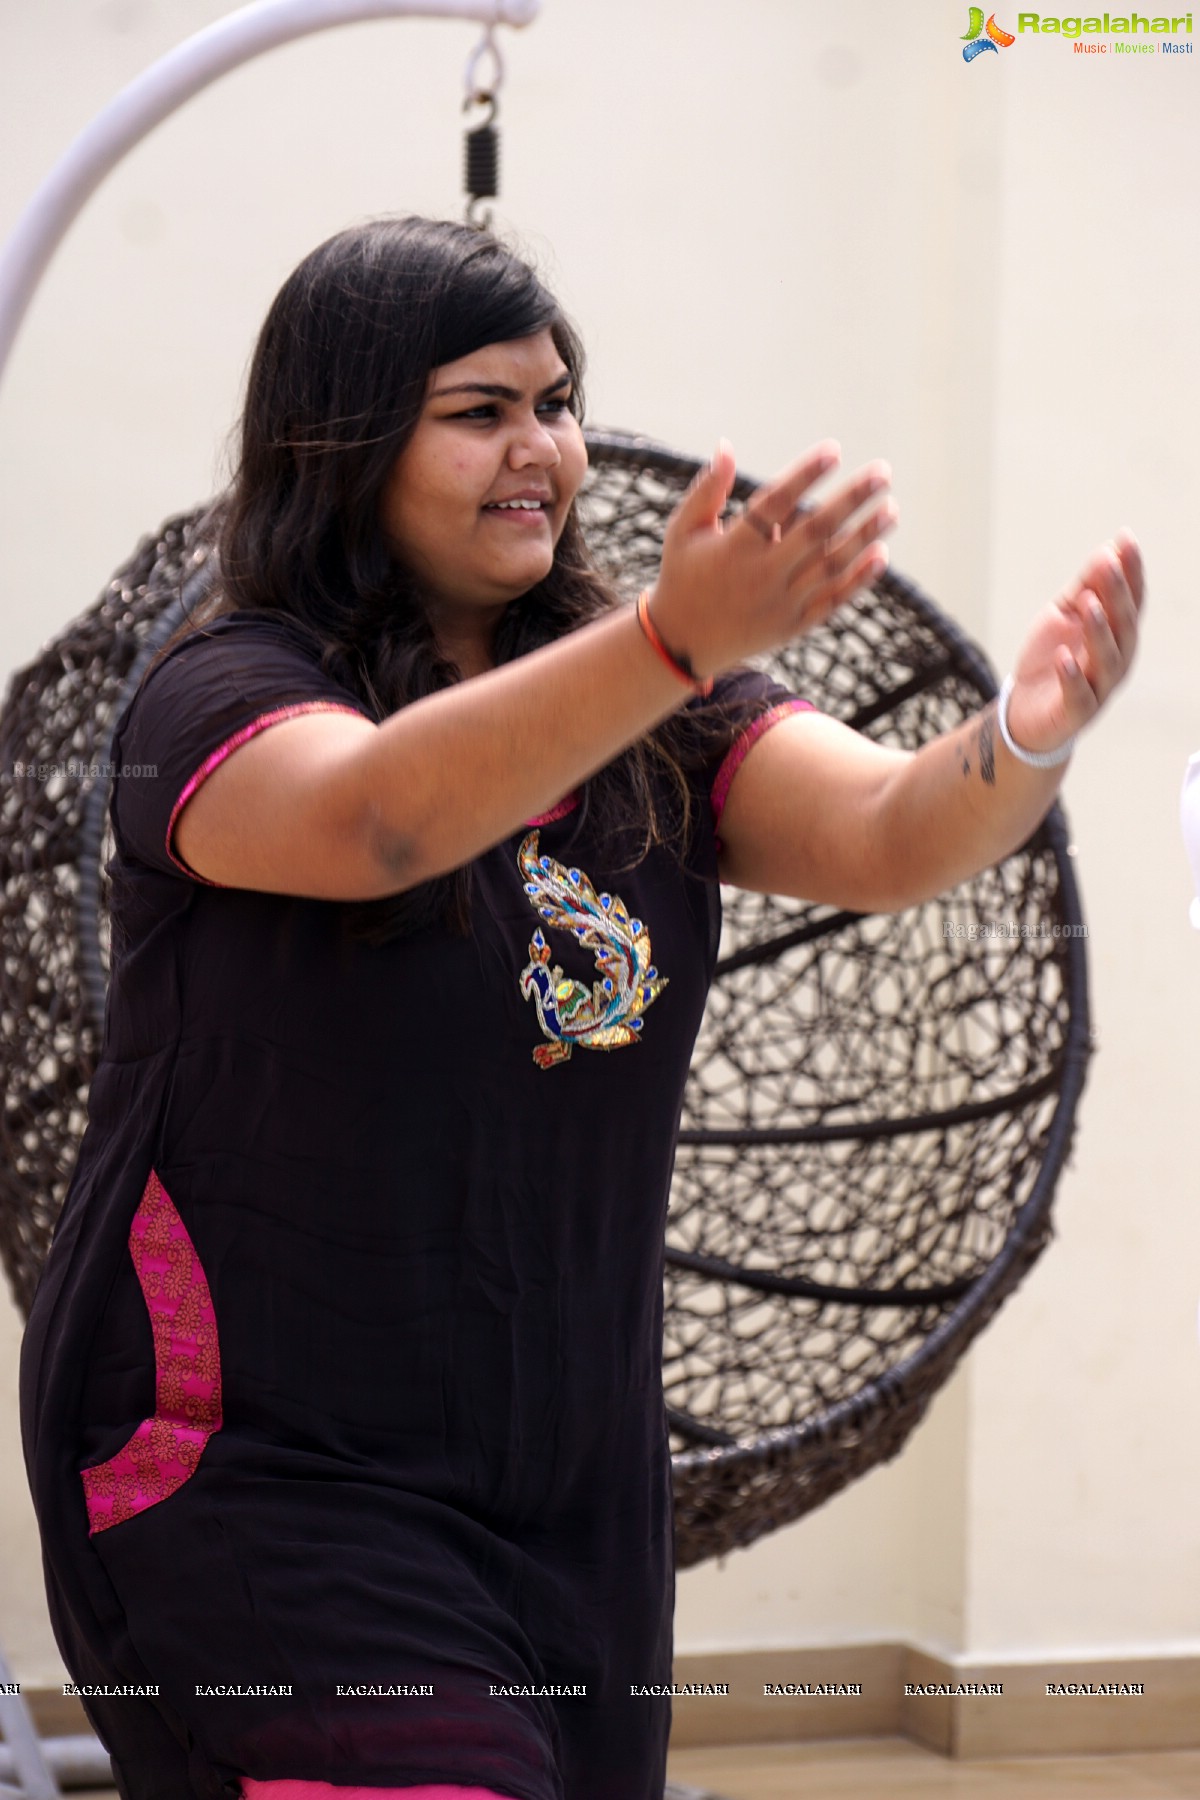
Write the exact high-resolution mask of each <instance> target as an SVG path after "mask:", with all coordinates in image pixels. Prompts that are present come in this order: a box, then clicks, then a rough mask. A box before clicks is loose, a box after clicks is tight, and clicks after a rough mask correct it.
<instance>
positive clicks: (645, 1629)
mask: <svg viewBox="0 0 1200 1800" xmlns="http://www.w3.org/2000/svg"><path fill="white" fill-rule="evenodd" d="M725 685H726V686H727V687H728V689H729V692H730V694H731V696H734V695H736V697H737V698H738V699H739V701H745V700H749V701H750V702H751V704H752V706H754V707H757V708H758V709H759V710H760V711H762V710H765V709H767V708H770V707H772V706H778V705H779V704H780V703H781V702H782V703H783V705H784V706H786V705H787V704H788V701H787V698H786V696H784V694H783V691H782V690H780V689H777V688H774V687H773V686H772V685H771V684H769V683H768V682H766V681H765V680H764V679H763V678H762V677H759V676H757V675H751V674H745V673H743V674H741V675H739V676H737V677H733V678H730V680H729V681H728V682H727V683H726V684H725ZM790 704H791V705H793V706H794V705H795V704H796V703H795V702H791V703H790ZM321 705H325V706H328V705H333V706H337V707H342V708H349V709H351V710H357V711H359V712H362V713H364V714H367V709H366V707H365V706H363V705H362V704H361V703H360V702H359V701H358V700H357V698H356V697H355V696H353V695H352V694H350V693H349V692H348V691H347V690H346V689H344V688H342V687H341V686H339V685H338V684H337V683H336V682H335V681H333V680H332V679H330V678H329V677H327V676H325V675H323V674H322V673H321V671H320V669H319V668H318V666H317V663H316V661H315V659H314V657H313V655H312V653H311V652H310V651H309V650H307V649H306V648H304V647H303V646H302V645H301V644H300V642H299V640H298V639H297V638H296V637H295V635H294V633H293V632H292V631H291V630H290V629H289V628H288V627H287V625H286V622H284V621H281V620H280V619H278V618H276V617H274V616H271V615H265V614H261V613H242V614H234V615H232V616H230V617H227V618H223V619H220V620H218V621H215V622H214V623H213V624H212V625H210V626H209V627H207V628H206V635H204V636H200V637H193V638H191V639H189V640H186V641H185V642H183V643H182V644H180V645H178V646H177V647H176V648H175V649H174V650H173V651H172V652H171V653H170V654H169V655H168V657H167V658H166V659H165V661H164V662H162V663H161V664H160V665H158V666H157V667H156V668H154V669H153V670H152V671H151V673H150V675H149V677H148V678H147V679H146V680H145V681H144V682H143V684H142V687H141V689H140V691H139V693H138V695H137V696H136V697H135V698H134V700H133V701H132V702H131V704H130V706H129V708H128V709H127V710H126V713H125V715H124V717H123V719H122V721H121V726H120V731H119V733H118V737H117V742H116V746H115V749H114V760H115V761H116V763H117V765H118V768H119V769H120V771H121V772H120V773H119V775H118V778H117V781H116V784H115V790H114V802H113V824H114V831H115V836H116V846H117V854H116V856H115V858H114V860H113V862H112V863H111V864H110V872H111V875H112V878H113V889H112V921H113V972H112V981H111V987H110V990H109V996H108V1007H107V1014H106V1022H105V1026H106V1028H105V1040H104V1048H103V1055H102V1058H101V1061H100V1063H99V1066H98V1068H97V1070H96V1074H95V1078H94V1080H93V1082H92V1086H91V1092H90V1099H89V1111H90V1116H89V1124H88V1128H87V1132H86V1135H85V1138H84V1141H83V1147H82V1150H81V1154H80V1157H79V1162H78V1165H77V1168H76V1171H75V1174H74V1177H73V1180H72V1183H71V1187H70V1190H69V1193H68V1197H67V1201H66V1205H65V1207H64V1209H63V1213H62V1217H61V1219H60V1222H59V1225H58V1229H57V1233H56V1236H55V1239H54V1243H53V1247H52V1249H51V1253H50V1257H49V1261H48V1264H47V1267H46V1270H45V1272H44V1275H43V1279H42V1281H41V1284H40V1286H39V1288H38V1292H37V1296H36V1300H35V1303H34V1308H33V1313H32V1317H31V1319H30V1324H29V1329H28V1332H27V1335H26V1341H25V1346H24V1350H23V1354H22V1369H21V1401H22V1420H23V1430H24V1434H25V1445H26V1456H27V1461H28V1466H29V1471H30V1480H31V1484H32V1487H33V1492H34V1499H35V1504H36V1507H37V1512H38V1517H39V1521H40V1524H41V1529H42V1536H43V1544H44V1550H45V1563H46V1575H47V1584H48V1592H49V1598H50V1606H51V1616H52V1620H53V1624H54V1628H55V1632H56V1636H57V1640H58V1643H59V1646H60V1649H61V1651H62V1654H63V1657H64V1660H65V1661H66V1663H67V1665H68V1667H69V1669H70V1670H71V1672H72V1675H73V1677H74V1679H75V1680H76V1681H77V1682H79V1683H82V1684H89V1685H93V1686H96V1687H105V1688H107V1689H109V1690H112V1689H114V1688H117V1689H119V1688H122V1687H125V1688H129V1689H133V1690H137V1689H152V1688H154V1687H155V1686H156V1687H157V1692H156V1693H155V1692H146V1693H139V1692H136V1691H134V1692H126V1693H113V1692H111V1691H110V1692H108V1693H106V1694H103V1695H101V1694H98V1693H97V1694H92V1695H89V1696H87V1697H86V1699H85V1704H86V1705H87V1708H88V1712H89V1715H90V1717H91V1718H92V1721H93V1723H94V1724H95V1726H96V1728H97V1730H98V1731H99V1732H100V1735H101V1736H102V1737H103V1738H104V1740H105V1742H106V1743H107V1745H108V1746H109V1748H110V1749H111V1751H112V1752H113V1755H114V1759H115V1763H116V1766H117V1773H118V1779H119V1781H120V1783H121V1788H122V1792H123V1794H124V1795H125V1796H126V1800H184V1797H185V1796H186V1795H189V1794H191V1795H194V1796H196V1797H197V1800H229V1797H230V1796H234V1795H237V1794H238V1792H239V1782H238V1778H239V1776H240V1775H242V1774H248V1775H252V1776H257V1777H258V1778H260V1779H272V1778H281V1777H285V1776H291V1777H299V1778H307V1779H311V1780H324V1781H330V1782H335V1783H338V1784H341V1785H349V1784H354V1783H361V1784H367V1785H373V1786H388V1785H391V1786H403V1785H406V1784H409V1785H415V1784H418V1783H423V1782H438V1781H441V1782H459V1783H463V1784H464V1785H469V1784H478V1785H481V1786H488V1787H492V1788H495V1789H496V1790H497V1791H498V1792H500V1793H503V1794H509V1795H513V1796H517V1797H518V1800H661V1796H662V1791H663V1778H664V1766H665V1755H666V1742H667V1734H668V1729H669V1723H670V1702H669V1699H667V1698H665V1697H646V1696H635V1695H633V1694H631V1692H630V1689H631V1687H634V1686H645V1685H662V1684H669V1683H670V1680H671V1651H672V1608H673V1600H674V1573H673V1561H672V1514H671V1487H670V1459H669V1453H668V1441H667V1428H666V1422H665V1417H664V1408H663V1391H662V1374H661V1354H662V1341H661V1340H662V1295H663V1287H662V1278H663V1239H664V1225H665V1219H666V1210H667V1198H668V1189H669V1185H670V1177H671V1168H672V1161H673V1156H674V1146H675V1135H676V1129H677V1125H678V1119H679V1112H680V1106H681V1102H682V1095H683V1087H684V1080H685V1077H686V1074H687V1069H688V1062H689V1057H690V1054H691V1050H692V1045H693V1041H694V1039H695V1036H696V1031H697V1028H698V1026H699V1022H700V1017H701V1013H702V1010H703V1006H704V1000H705V994H706V990H707V987H708V983H709V980H710V978H711V975H712V971H713V966H714V962H715V957H716V950H717V940H718V935H719V921H720V901H719V889H718V886H717V883H716V841H715V836H714V831H713V824H712V817H711V814H710V813H708V811H707V808H708V789H709V786H710V784H711V780H712V777H713V775H714V774H715V773H716V764H717V763H718V762H719V761H720V757H719V756H718V757H717V758H716V759H715V761H714V762H713V763H712V764H711V765H710V766H709V767H708V769H707V770H706V772H705V773H704V774H703V775H702V776H698V777H697V800H698V805H699V806H700V807H701V808H702V809H703V816H702V817H701V820H700V829H699V830H698V831H697V832H696V833H695V836H694V841H693V844H692V848H691V850H690V852H689V867H688V870H687V871H686V872H683V871H681V870H680V868H679V865H678V863H677V862H676V861H675V860H674V859H673V858H672V856H671V855H670V854H669V853H668V852H667V851H665V850H662V849H656V850H654V851H652V852H651V853H650V855H649V856H648V857H647V858H646V859H645V861H644V862H643V863H641V864H640V865H639V866H638V867H637V868H635V869H633V870H625V871H623V872H620V873H617V872H613V871H612V870H611V869H609V868H607V867H606V866H605V865H604V863H603V861H602V860H601V859H600V857H599V855H598V854H594V853H593V849H592V847H591V845H590V843H589V838H588V832H587V829H586V825H585V827H584V828H583V829H582V830H581V829H580V818H581V814H580V809H578V808H576V809H574V810H572V811H566V812H564V813H563V814H562V816H560V817H558V818H554V817H552V816H551V817H549V818H548V820H547V821H545V822H542V823H541V824H540V825H534V824H531V826H530V827H527V828H526V829H525V830H524V831H522V832H519V833H517V834H515V835H514V836H513V837H512V838H509V839H507V840H506V841H505V842H503V843H501V844H499V845H497V846H496V847H495V848H494V849H492V850H490V851H488V852H487V853H486V854H485V855H484V856H481V857H480V858H479V859H478V861H477V863H476V865H475V875H476V881H475V901H474V930H473V935H471V936H470V937H458V936H455V935H453V934H452V933H450V932H448V931H446V930H443V929H441V928H440V927H438V928H429V929H425V930H421V931H418V932H416V933H414V934H412V935H409V936H407V937H405V938H403V939H401V940H398V941H392V942H391V943H388V944H386V945H384V946H383V947H380V948H371V947H368V946H366V945H364V944H362V943H361V942H356V941H354V940H352V939H351V938H349V937H348V936H347V935H346V933H345V931H344V928H343V927H344V911H343V908H342V906H341V905H340V904H339V903H337V902H332V901H319V900H309V899H298V898H292V897H288V896H281V895H275V894H261V893H253V892H250V891H247V890H241V889H233V888H225V887H219V886H217V885H215V884H212V883H209V882H206V881H204V880H203V879H202V878H199V877H197V876H195V875H193V874H192V873H191V872H190V871H188V870H187V869H186V868H185V867H184V865H183V864H182V863H181V862H180V861H179V859H178V853H177V851H176V849H175V846H174V843H173V840H172V838H171V833H172V830H173V827H174V821H175V818H176V817H177V815H178V812H179V811H180V810H181V807H182V804H183V802H184V800H185V799H186V797H187V795H188V794H189V793H190V792H192V791H194V788H195V786H196V785H197V783H198V782H199V781H200V780H203V779H204V778H205V776H206V775H207V774H208V773H210V772H211V770H212V768H213V767H215V766H217V764H218V762H219V761H220V759H221V758H222V756H223V755H225V754H229V753H231V752H232V750H235V749H236V747H237V744H238V743H239V742H242V741H244V740H245V737H246V736H248V735H251V734H252V732H253V731H254V730H259V729H265V728H267V727H268V726H269V724H270V723H271V722H272V721H273V719H274V718H275V717H276V716H280V717H288V716H291V713H290V711H289V709H293V708H296V707H301V708H309V707H313V706H321ZM368 716H369V715H368ZM735 755H736V752H735ZM725 772H726V776H728V772H729V771H728V767H727V768H726V771H725ZM557 810H558V809H556V811H557ZM606 982H607V983H608V984H609V985H608V986H607V987H606V986H605V983H606ZM231 1690H232V1691H231ZM368 1690H369V1691H368ZM506 1690H507V1691H506ZM522 1690H523V1691H522ZM576 1690H578V1691H576Z"/></svg>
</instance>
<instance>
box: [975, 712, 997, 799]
mask: <svg viewBox="0 0 1200 1800" xmlns="http://www.w3.org/2000/svg"><path fill="white" fill-rule="evenodd" d="M978 744H979V773H980V774H981V775H982V776H983V779H984V780H985V781H986V783H987V785H988V786H989V787H995V785H996V738H995V733H994V731H993V728H992V708H991V707H990V706H989V707H988V709H987V711H986V712H985V713H984V715H983V717H982V719H981V720H980V721H979V736H978Z"/></svg>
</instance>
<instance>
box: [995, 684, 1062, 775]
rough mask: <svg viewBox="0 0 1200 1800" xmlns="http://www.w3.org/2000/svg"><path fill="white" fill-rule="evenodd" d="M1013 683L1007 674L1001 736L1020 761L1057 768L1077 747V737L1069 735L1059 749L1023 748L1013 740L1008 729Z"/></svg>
mask: <svg viewBox="0 0 1200 1800" xmlns="http://www.w3.org/2000/svg"><path fill="white" fill-rule="evenodd" d="M1013 685H1014V684H1013V678H1012V676H1011V675H1006V676H1005V677H1004V686H1003V687H1002V688H1001V689H1000V706H999V709H998V715H997V716H998V720H999V725H1000V736H1001V737H1002V738H1003V739H1004V742H1005V743H1006V744H1007V745H1008V747H1009V749H1010V750H1011V751H1012V753H1013V755H1014V756H1015V757H1016V759H1017V761H1018V762H1023V763H1028V765H1029V767H1030V768H1031V769H1057V768H1058V766H1059V764H1060V763H1065V762H1066V760H1067V758H1068V757H1069V756H1070V754H1071V752H1072V750H1073V749H1074V748H1075V739H1074V738H1073V737H1069V738H1068V739H1067V741H1066V743H1065V744H1060V745H1059V746H1058V749H1057V750H1022V748H1021V746H1020V744H1018V743H1015V742H1014V741H1013V735H1012V733H1011V732H1010V731H1009V729H1008V702H1009V699H1010V697H1011V695H1012V691H1013Z"/></svg>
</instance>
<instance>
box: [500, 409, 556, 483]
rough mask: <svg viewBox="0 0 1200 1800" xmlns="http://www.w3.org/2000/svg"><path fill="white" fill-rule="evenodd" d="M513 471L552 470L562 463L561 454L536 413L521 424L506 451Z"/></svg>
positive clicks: (551, 434) (552, 436) (549, 432)
mask: <svg viewBox="0 0 1200 1800" xmlns="http://www.w3.org/2000/svg"><path fill="white" fill-rule="evenodd" d="M508 461H509V467H510V468H513V469H528V468H535V469H552V468H553V467H554V465H555V464H556V463H558V462H561V461H562V452H561V451H560V450H559V447H558V444H557V442H556V441H555V437H554V433H553V432H552V431H550V430H549V429H548V428H547V426H546V425H545V424H544V422H543V421H542V420H541V419H540V418H539V417H538V415H537V414H536V413H531V414H530V415H529V417H528V419H526V420H524V421H523V422H522V425H521V427H520V429H519V430H518V431H517V433H516V435H515V436H514V438H513V441H512V443H511V445H510V446H509V451H508Z"/></svg>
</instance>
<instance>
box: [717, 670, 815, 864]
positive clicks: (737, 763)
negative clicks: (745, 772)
mask: <svg viewBox="0 0 1200 1800" xmlns="http://www.w3.org/2000/svg"><path fill="white" fill-rule="evenodd" d="M816 710H817V709H816V707H815V706H814V705H813V703H812V701H811V700H781V701H780V703H779V705H778V706H772V707H771V708H770V710H769V711H767V712H764V713H759V715H758V717H757V719H751V721H750V723H749V725H747V727H746V729H745V731H743V732H742V733H741V735H740V736H739V737H737V738H735V740H734V742H733V745H732V746H731V748H730V750H729V752H728V754H727V756H726V757H725V760H724V762H723V763H722V764H721V766H720V768H719V769H718V770H717V778H716V780H715V781H714V782H713V784H712V795H711V800H712V817H713V835H714V836H716V833H717V828H718V827H719V825H720V823H721V814H722V813H723V812H724V811H725V802H726V801H727V800H728V798H729V789H730V787H731V786H732V784H733V778H734V776H735V775H736V774H737V772H738V770H739V769H740V768H741V766H742V764H743V763H744V762H745V760H746V755H747V752H748V751H749V750H750V749H751V747H752V746H753V745H754V744H757V742H758V740H759V738H760V737H762V736H763V735H764V734H765V733H766V732H768V731H770V729H771V727H772V726H773V725H779V724H781V723H782V721H783V720H784V719H787V718H790V717H791V715H792V714H793V713H798V712H815V711H816ZM720 848H721V840H720V838H719V837H718V838H717V849H718V850H719V849H720Z"/></svg>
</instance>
